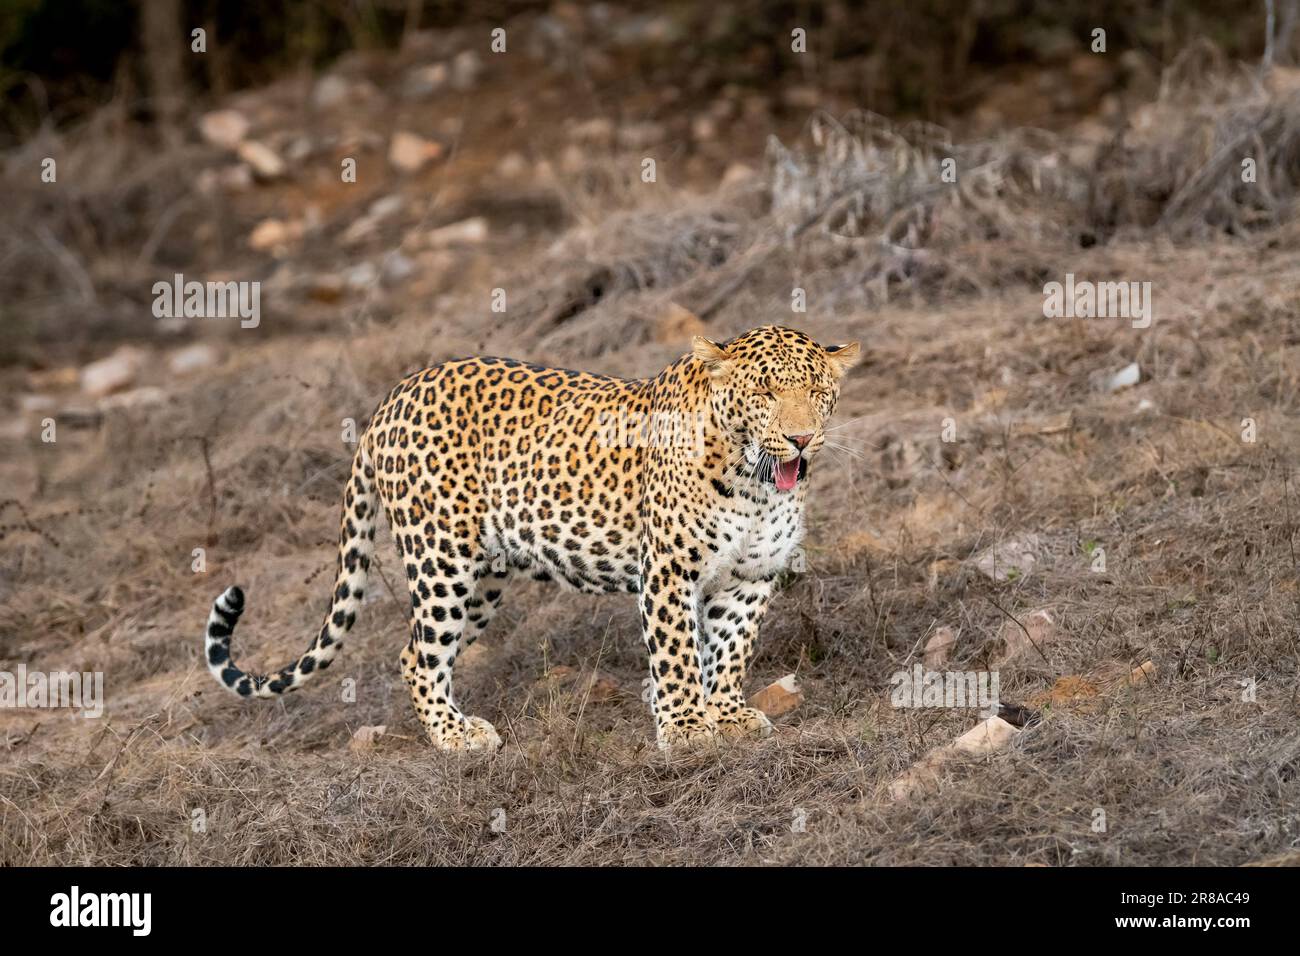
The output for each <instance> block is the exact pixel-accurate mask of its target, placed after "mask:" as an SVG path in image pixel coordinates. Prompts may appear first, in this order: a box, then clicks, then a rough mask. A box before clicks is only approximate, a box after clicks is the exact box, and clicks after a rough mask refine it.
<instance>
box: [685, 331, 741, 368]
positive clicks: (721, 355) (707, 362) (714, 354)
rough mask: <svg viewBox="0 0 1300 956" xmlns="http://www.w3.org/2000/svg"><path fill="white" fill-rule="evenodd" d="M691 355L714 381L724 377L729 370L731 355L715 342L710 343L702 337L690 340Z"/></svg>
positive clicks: (698, 336)
mask: <svg viewBox="0 0 1300 956" xmlns="http://www.w3.org/2000/svg"><path fill="white" fill-rule="evenodd" d="M691 354H692V355H693V356H695V361H697V362H699V363H700V364H701V365H703V366H704V367H705V368H706V369H708V370H709V375H710V376H711V377H713V378H715V379H717V378H722V377H724V376H725V375H726V374H727V373H728V372H729V371H730V370H731V362H732V359H731V353H729V352H728V351H727V350H726V349H724V348H723V347H722V346H721V345H719V344H718V343H717V342H711V341H709V340H708V339H706V338H705V337H704V336H702V335H697V336H695V338H693V339H691Z"/></svg>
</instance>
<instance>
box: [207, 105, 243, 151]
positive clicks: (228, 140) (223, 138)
mask: <svg viewBox="0 0 1300 956" xmlns="http://www.w3.org/2000/svg"><path fill="white" fill-rule="evenodd" d="M248 127H249V122H248V117H246V116H245V115H244V114H243V113H241V112H239V110H213V111H212V112H211V113H204V114H203V115H202V116H201V117H200V118H199V133H200V134H201V135H202V136H203V138H204V139H206V140H207V141H208V142H209V143H211V144H212V145H213V146H220V147H221V148H222V149H235V148H236V147H237V146H238V145H239V144H240V143H241V142H243V140H244V137H245V136H247V135H248Z"/></svg>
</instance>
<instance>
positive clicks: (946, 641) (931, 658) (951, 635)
mask: <svg viewBox="0 0 1300 956" xmlns="http://www.w3.org/2000/svg"><path fill="white" fill-rule="evenodd" d="M956 646H957V632H956V631H954V630H953V629H952V628H951V627H948V626H946V625H945V626H943V627H937V628H935V630H934V633H933V634H931V635H930V639H929V640H928V641H926V642H925V650H924V651H923V652H922V654H921V660H922V663H924V664H925V666H926V667H927V668H928V669H930V670H938V669H939V668H940V667H942V666H943V665H944V664H946V663H948V658H949V657H951V656H952V652H953V649H954V648H955V647H956Z"/></svg>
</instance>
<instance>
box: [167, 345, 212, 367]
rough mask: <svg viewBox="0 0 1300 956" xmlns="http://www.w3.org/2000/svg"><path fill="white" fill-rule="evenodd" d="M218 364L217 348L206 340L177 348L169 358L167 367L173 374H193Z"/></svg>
mask: <svg viewBox="0 0 1300 956" xmlns="http://www.w3.org/2000/svg"><path fill="white" fill-rule="evenodd" d="M216 364H217V350H216V349H215V348H213V347H212V346H211V345H208V344H207V343H206V342H196V343H195V344H193V345H187V346H186V347H185V348H183V349H177V350H176V351H175V352H173V353H172V354H171V355H170V356H168V358H167V368H168V370H169V371H170V372H171V373H172V374H173V375H191V374H193V373H194V372H199V371H202V370H204V369H209V368H212V367H213V366H214V365H216Z"/></svg>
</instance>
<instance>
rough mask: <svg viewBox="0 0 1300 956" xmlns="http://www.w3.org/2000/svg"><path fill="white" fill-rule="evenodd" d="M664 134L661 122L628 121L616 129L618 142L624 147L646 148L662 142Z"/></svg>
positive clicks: (665, 134)
mask: <svg viewBox="0 0 1300 956" xmlns="http://www.w3.org/2000/svg"><path fill="white" fill-rule="evenodd" d="M666 136H667V133H666V132H665V131H664V128H663V125H662V124H661V123H652V122H644V123H629V124H628V125H627V126H624V127H623V128H622V129H620V130H619V131H618V144H619V145H620V146H622V147H623V148H624V149H648V148H649V147H651V146H655V145H658V144H659V143H662V142H663V141H664V138H665V137H666Z"/></svg>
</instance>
